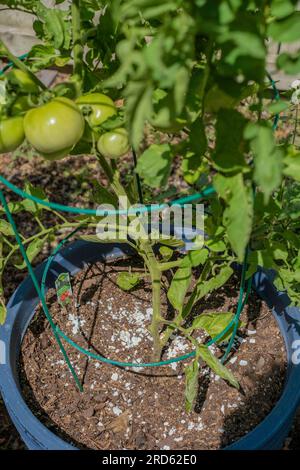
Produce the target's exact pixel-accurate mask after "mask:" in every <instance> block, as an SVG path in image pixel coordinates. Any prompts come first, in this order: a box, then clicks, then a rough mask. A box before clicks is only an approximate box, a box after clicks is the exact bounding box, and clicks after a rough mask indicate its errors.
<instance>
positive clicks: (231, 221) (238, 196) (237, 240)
mask: <svg viewBox="0 0 300 470" xmlns="http://www.w3.org/2000/svg"><path fill="white" fill-rule="evenodd" d="M213 182H214V186H215V188H216V190H217V192H218V193H219V195H220V196H221V198H222V199H224V200H225V201H226V209H225V211H224V215H223V224H224V227H225V228H226V229H227V235H228V239H229V241H230V243H231V246H232V248H233V249H234V251H235V252H236V254H237V256H238V258H239V260H240V261H242V260H243V258H244V253H245V249H246V246H247V244H248V242H249V239H250V234H251V229H252V220H253V196H252V190H251V188H249V187H248V186H246V184H245V183H244V179H243V175H242V174H241V173H238V174H237V175H235V176H226V177H225V176H223V175H221V174H218V175H216V176H215V178H214V181H213Z"/></svg>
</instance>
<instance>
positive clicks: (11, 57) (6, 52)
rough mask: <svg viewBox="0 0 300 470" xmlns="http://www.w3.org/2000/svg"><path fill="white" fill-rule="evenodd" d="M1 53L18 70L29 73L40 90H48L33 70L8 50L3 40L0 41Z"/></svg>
mask: <svg viewBox="0 0 300 470" xmlns="http://www.w3.org/2000/svg"><path fill="white" fill-rule="evenodd" d="M0 51H1V53H3V55H5V56H6V57H7V58H8V59H9V60H10V61H11V62H12V63H13V64H14V66H15V67H16V68H18V69H20V70H22V71H23V72H25V73H27V74H28V75H29V76H30V78H31V79H32V80H33V81H34V82H35V83H36V84H37V85H38V86H39V87H40V88H42V90H47V87H46V85H44V83H43V82H41V80H39V79H38V77H37V76H36V75H35V74H34V73H32V72H31V70H29V69H28V67H26V65H25V64H24V63H23V62H22V61H21V60H20V59H18V57H16V56H15V55H14V54H13V53H12V52H11V51H10V50H9V49H8V47H7V45H6V44H5V43H4V42H3V41H2V39H1V40H0Z"/></svg>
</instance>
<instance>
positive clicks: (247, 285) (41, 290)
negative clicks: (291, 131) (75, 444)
mask: <svg viewBox="0 0 300 470" xmlns="http://www.w3.org/2000/svg"><path fill="white" fill-rule="evenodd" d="M26 57H27V54H24V55H23V56H21V57H20V59H25V58H26ZM12 66H13V64H12V63H9V64H7V65H6V66H5V67H4V69H2V70H1V71H0V75H3V74H4V72H5V71H6V70H7V69H9V68H10V67H12ZM267 76H268V79H269V80H270V82H271V85H272V88H273V91H274V99H275V100H278V99H279V98H280V95H279V91H278V89H277V87H276V83H275V82H274V80H273V79H272V77H271V76H270V75H269V74H267ZM278 122H279V115H276V116H275V118H274V122H273V129H274V130H275V129H276V128H277V126H278ZM134 160H135V158H134ZM0 182H1V183H2V184H3V185H4V186H5V187H6V188H7V189H9V190H11V191H13V192H14V193H15V194H16V195H18V196H19V197H21V198H23V199H27V200H31V201H33V202H35V203H37V204H40V205H42V206H44V207H48V208H51V209H54V210H58V211H62V212H68V213H71V214H78V215H94V216H95V215H97V216H101V215H130V214H131V213H132V214H136V211H137V209H132V210H131V209H129V210H103V211H99V210H94V209H86V208H83V207H72V206H66V205H62V204H58V203H55V202H49V201H44V200H42V199H39V198H38V197H35V196H33V195H31V194H29V193H27V192H25V191H23V190H22V189H20V188H18V187H17V186H15V185H14V184H12V183H11V182H10V181H8V180H7V179H6V178H4V176H2V175H0ZM215 192H216V191H215V189H214V188H213V187H212V186H209V187H207V188H205V189H204V190H203V191H201V192H199V193H196V194H192V195H189V196H186V197H182V198H180V199H176V200H174V201H172V202H170V203H168V204H156V205H152V206H142V207H141V209H140V210H139V212H140V213H145V212H154V211H161V210H162V209H164V208H166V207H170V206H173V205H181V206H184V205H185V204H187V203H192V202H195V201H198V200H201V199H205V198H208V197H210V196H212V195H213V194H215ZM253 197H255V191H253ZM0 201H1V204H2V206H3V208H4V211H5V214H6V217H7V220H8V222H9V223H10V225H11V227H12V229H13V232H14V235H15V239H16V241H17V244H18V246H19V249H20V252H21V255H22V257H23V259H24V261H25V263H26V266H27V269H28V272H29V274H30V277H31V279H32V282H33V284H34V287H35V289H36V291H37V294H38V297H39V299H40V302H41V305H42V308H43V311H44V314H45V316H46V318H47V320H48V322H49V324H50V326H51V329H52V332H53V335H54V337H55V340H56V342H57V344H58V346H59V348H60V351H61V353H62V355H63V357H64V360H65V362H66V364H67V366H68V368H69V370H70V372H71V374H72V376H73V378H74V380H75V383H76V385H77V387H78V389H79V390H80V391H81V392H82V391H83V386H82V383H81V382H80V380H79V377H78V375H77V373H76V371H75V369H74V367H73V366H72V364H71V361H70V359H69V357H68V354H67V352H66V349H65V347H64V345H63V341H65V342H67V343H68V344H69V345H70V346H72V347H73V348H75V349H76V350H77V351H79V352H80V353H82V354H85V355H86V356H88V357H90V358H93V359H96V360H98V361H101V362H103V363H106V364H110V365H113V366H117V367H123V368H124V367H126V368H133V367H140V368H142V367H161V366H166V365H169V364H172V363H175V362H180V361H184V360H186V359H190V358H192V357H195V355H196V353H195V351H191V352H189V353H188V354H184V355H181V356H178V357H175V358H172V359H168V360H165V361H159V362H146V363H133V362H121V361H115V360H112V359H109V358H106V357H103V356H101V355H99V354H95V353H93V352H91V351H89V350H88V349H84V348H82V347H81V346H79V345H78V344H77V343H76V342H75V341H73V340H72V339H71V338H69V337H68V336H67V335H66V334H65V333H64V332H63V331H62V330H61V329H60V328H59V327H58V326H57V325H56V324H55V322H54V320H53V318H52V316H51V313H50V311H49V308H48V306H47V302H46V292H45V285H46V279H47V275H48V272H49V269H50V267H51V264H52V262H53V260H54V258H55V256H56V255H57V253H58V252H59V251H60V249H61V248H62V247H63V246H64V245H65V244H66V243H67V242H68V241H69V240H70V238H71V237H72V236H73V235H75V234H76V233H77V232H78V231H79V230H81V229H83V228H84V225H80V226H79V227H77V228H76V229H75V230H73V231H72V232H71V233H69V234H68V235H67V236H66V237H65V238H64V239H63V240H62V241H61V242H60V243H59V244H58V245H57V247H56V248H55V249H54V250H53V252H52V254H51V255H50V257H49V258H48V260H47V262H46V265H45V268H44V271H43V275H42V280H41V284H40V283H39V281H38V278H37V276H36V274H35V271H34V268H33V266H32V264H31V262H30V260H29V258H28V256H27V253H26V249H25V247H24V245H23V242H22V239H21V237H20V234H19V232H18V229H17V226H16V224H15V221H14V218H13V216H12V213H11V211H10V209H9V206H8V203H7V200H6V197H5V195H4V193H3V191H2V189H1V188H0ZM131 211H132V212H131ZM248 252H249V249H248V248H247V249H246V253H245V257H244V261H243V264H242V274H241V283H240V290H239V298H238V304H237V309H236V314H235V315H234V317H233V319H232V320H231V321H230V323H229V324H228V325H227V327H226V328H225V329H224V330H223V331H222V332H221V333H220V334H218V335H217V336H216V337H214V338H213V339H211V340H210V341H209V342H208V343H207V345H208V346H211V345H212V344H215V343H217V342H218V341H219V340H220V339H221V338H222V337H224V336H225V334H226V333H227V332H228V331H230V330H231V329H232V335H231V338H230V341H229V343H228V345H227V347H226V350H225V353H224V356H223V358H222V362H224V361H225V360H226V359H227V357H228V355H229V353H230V351H231V349H232V346H233V343H234V340H235V337H236V334H237V330H238V326H239V319H240V316H241V313H242V311H243V309H244V307H245V305H246V303H247V301H248V298H249V295H250V292H251V286H252V278H249V279H248V280H246V271H247V258H248Z"/></svg>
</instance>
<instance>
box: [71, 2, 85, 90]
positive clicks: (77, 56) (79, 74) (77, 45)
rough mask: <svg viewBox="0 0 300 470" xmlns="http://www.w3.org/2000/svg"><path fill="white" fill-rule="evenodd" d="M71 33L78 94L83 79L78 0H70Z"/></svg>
mask: <svg viewBox="0 0 300 470" xmlns="http://www.w3.org/2000/svg"><path fill="white" fill-rule="evenodd" d="M72 34H73V60H74V67H73V73H74V76H75V77H76V78H77V83H78V90H77V91H78V94H80V92H81V89H82V81H83V45H82V37H81V17H80V0H74V1H73V2H72Z"/></svg>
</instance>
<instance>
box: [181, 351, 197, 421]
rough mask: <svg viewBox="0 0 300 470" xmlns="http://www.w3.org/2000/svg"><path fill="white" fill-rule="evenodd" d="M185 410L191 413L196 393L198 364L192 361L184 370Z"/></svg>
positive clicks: (195, 360)
mask: <svg viewBox="0 0 300 470" xmlns="http://www.w3.org/2000/svg"><path fill="white" fill-rule="evenodd" d="M184 373H185V408H186V411H187V412H190V411H192V408H193V404H194V401H195V399H196V397H197V393H198V382H199V362H198V358H196V359H194V360H193V361H192V362H191V363H190V364H189V365H188V366H186V368H185V370H184Z"/></svg>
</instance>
